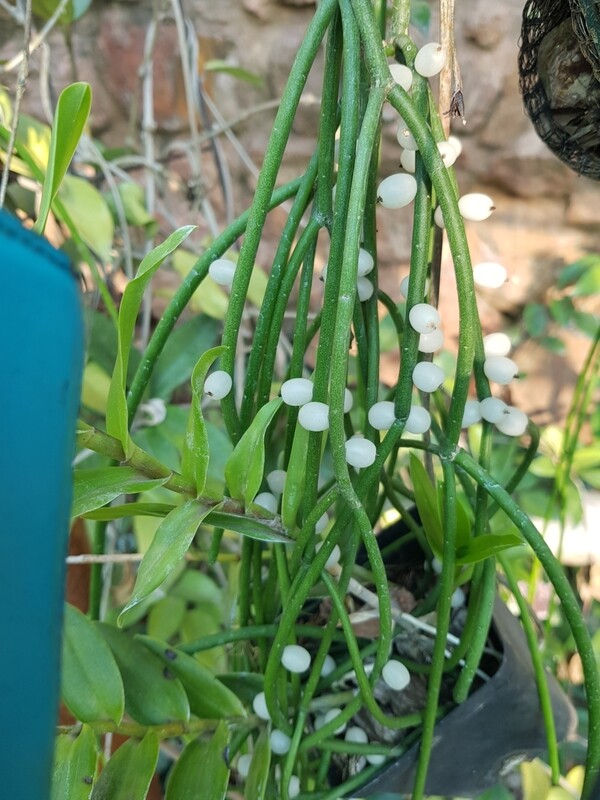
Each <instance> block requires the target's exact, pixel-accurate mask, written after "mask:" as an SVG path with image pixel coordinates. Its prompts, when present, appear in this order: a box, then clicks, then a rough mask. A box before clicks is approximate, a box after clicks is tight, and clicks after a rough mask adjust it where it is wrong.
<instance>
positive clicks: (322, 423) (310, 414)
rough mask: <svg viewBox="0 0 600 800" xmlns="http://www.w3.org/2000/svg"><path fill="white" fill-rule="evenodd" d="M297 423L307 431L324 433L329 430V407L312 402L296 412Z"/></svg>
mask: <svg viewBox="0 0 600 800" xmlns="http://www.w3.org/2000/svg"><path fill="white" fill-rule="evenodd" d="M298 422H299V423H300V425H302V427H303V428H304V429H305V430H307V431H326V430H327V428H329V406H328V405H327V404H326V403H317V402H316V401H312V402H310V403H306V404H305V405H303V406H302V408H301V409H300V411H299V412H298Z"/></svg>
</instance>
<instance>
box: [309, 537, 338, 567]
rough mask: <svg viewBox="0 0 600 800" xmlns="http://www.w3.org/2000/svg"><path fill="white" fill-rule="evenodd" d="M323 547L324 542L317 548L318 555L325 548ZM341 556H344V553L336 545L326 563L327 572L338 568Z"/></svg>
mask: <svg viewBox="0 0 600 800" xmlns="http://www.w3.org/2000/svg"><path fill="white" fill-rule="evenodd" d="M323 545H324V542H319V544H318V545H317V546H316V548H315V549H316V551H317V553H318V552H319V550H320V549H321V548H322V547H323ZM341 556H342V551H341V550H340V548H339V547H338V545H337V544H336V545H334V548H333V550H332V551H331V553H330V555H329V558H328V559H327V561H326V562H325V567H324V568H325V569H326V570H327V572H331V570H332V569H335V568H336V567H337V565H338V564H339V563H340V558H341Z"/></svg>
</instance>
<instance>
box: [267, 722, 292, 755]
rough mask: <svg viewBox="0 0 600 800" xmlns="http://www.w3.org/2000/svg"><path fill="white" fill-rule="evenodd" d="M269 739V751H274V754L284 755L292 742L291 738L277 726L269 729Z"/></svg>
mask: <svg viewBox="0 0 600 800" xmlns="http://www.w3.org/2000/svg"><path fill="white" fill-rule="evenodd" d="M270 741H271V752H272V753H275V755H276V756H284V755H285V754H286V753H287V752H288V750H289V749H290V745H291V743H292V740H291V739H290V737H289V736H288V735H287V733H284V732H283V731H280V730H278V729H277V728H275V730H272V731H271V737H270Z"/></svg>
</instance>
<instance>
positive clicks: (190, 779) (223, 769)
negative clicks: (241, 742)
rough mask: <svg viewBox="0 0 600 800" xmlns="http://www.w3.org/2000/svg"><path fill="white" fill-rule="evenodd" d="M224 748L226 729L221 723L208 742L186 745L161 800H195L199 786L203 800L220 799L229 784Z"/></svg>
mask: <svg viewBox="0 0 600 800" xmlns="http://www.w3.org/2000/svg"><path fill="white" fill-rule="evenodd" d="M228 745H229V729H228V728H227V725H226V724H225V723H223V722H221V723H219V725H218V727H217V729H216V731H215V732H214V734H213V735H212V736H211V738H210V739H209V740H208V741H206V740H204V739H194V740H193V741H192V742H190V743H189V744H188V745H187V747H186V748H185V750H184V751H183V753H182V754H181V755H180V756H179V758H178V759H177V761H176V762H175V766H174V767H173V769H172V771H171V774H170V775H169V780H168V782H167V792H166V795H165V800H198V799H199V797H200V793H199V791H198V789H199V787H200V786H201V787H202V792H201V795H202V797H205V798H207V800H209V798H210V800H224V798H225V795H226V793H227V787H228V784H229V767H228V765H227V762H226V761H225V759H226V753H227V747H228Z"/></svg>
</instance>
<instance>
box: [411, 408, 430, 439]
mask: <svg viewBox="0 0 600 800" xmlns="http://www.w3.org/2000/svg"><path fill="white" fill-rule="evenodd" d="M405 427H406V430H407V431H408V433H425V432H426V431H428V430H429V428H430V427H431V415H430V413H429V411H427V409H426V408H423V406H412V407H411V409H410V413H409V415H408V418H407V420H406V426H405Z"/></svg>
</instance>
